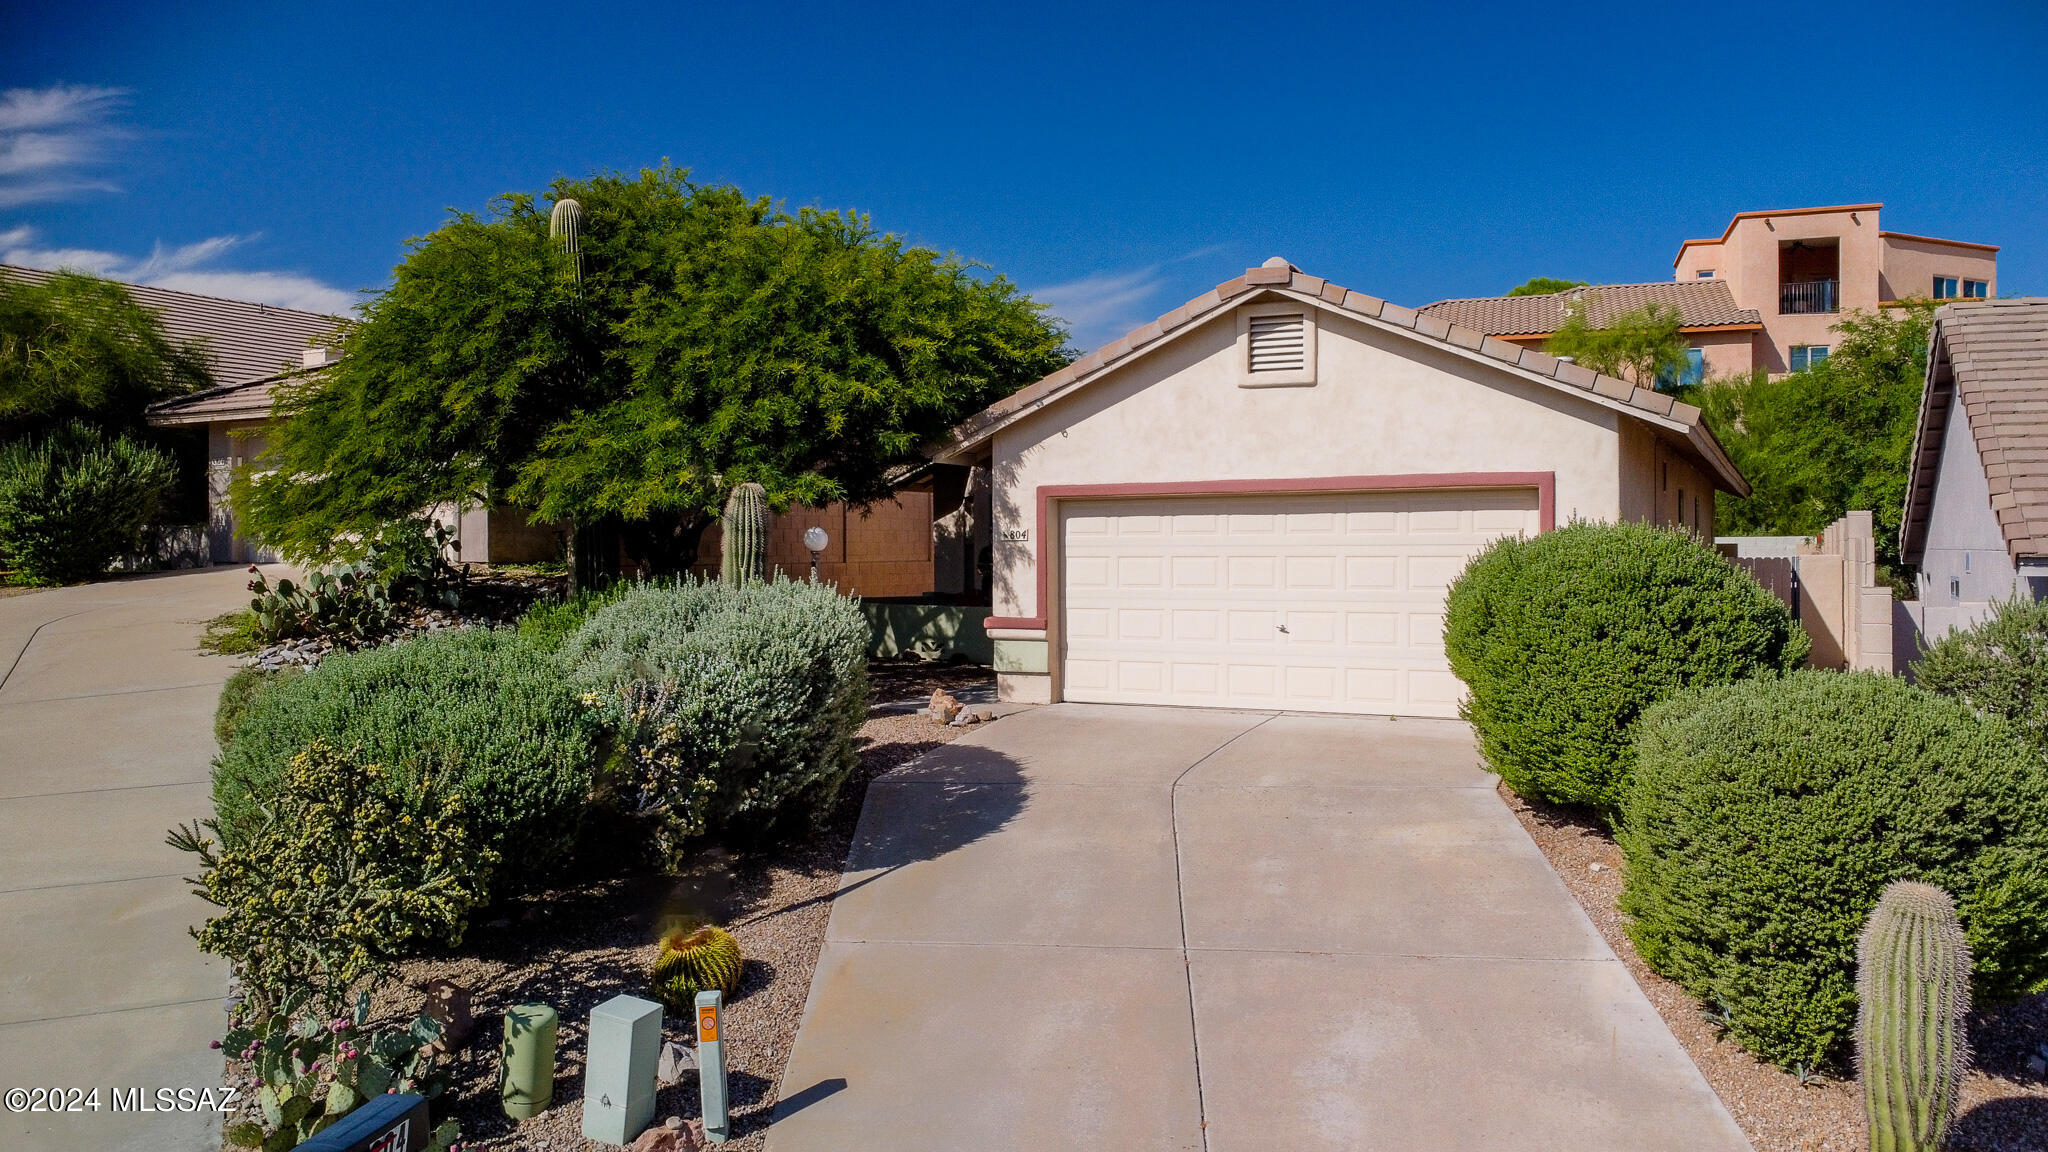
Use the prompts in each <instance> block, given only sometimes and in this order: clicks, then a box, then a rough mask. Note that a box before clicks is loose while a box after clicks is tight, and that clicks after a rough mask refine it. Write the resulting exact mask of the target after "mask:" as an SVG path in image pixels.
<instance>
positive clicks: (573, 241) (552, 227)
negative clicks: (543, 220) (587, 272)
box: [548, 196, 583, 284]
mask: <svg viewBox="0 0 2048 1152" xmlns="http://www.w3.org/2000/svg"><path fill="white" fill-rule="evenodd" d="M582 228H583V205H581V204H579V203H577V202H576V201H574V200H571V199H569V198H568V197H566V196H564V197H563V198H561V199H560V200H557V201H555V208H554V211H552V212H549V213H548V237H549V239H552V240H553V241H554V242H555V243H556V244H558V245H560V246H561V249H562V255H564V256H566V257H568V258H569V280H570V282H571V283H575V284H581V283H582V282H583V246H582V243H581V241H580V239H579V235H578V234H579V233H580V232H581V231H582Z"/></svg>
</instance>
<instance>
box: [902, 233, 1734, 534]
mask: <svg viewBox="0 0 2048 1152" xmlns="http://www.w3.org/2000/svg"><path fill="white" fill-rule="evenodd" d="M1271 293H1284V294H1286V295H1287V296H1289V297H1291V298H1293V299H1296V300H1303V301H1309V302H1313V303H1315V304H1317V305H1320V306H1321V307H1324V308H1329V309H1333V310H1338V311H1342V312H1344V313H1346V314H1348V315H1350V316H1351V317H1353V318H1354V319H1357V320H1360V321H1363V322H1365V323H1368V324H1371V325H1375V326H1378V327H1380V328H1384V329H1389V330H1393V331H1397V332H1400V333H1403V334H1406V335H1408V336H1409V337H1411V338H1413V339H1420V340H1430V341H1435V342H1437V343H1440V344H1444V345H1448V346H1449V347H1450V348H1452V349H1453V350H1455V351H1456V352H1458V353H1459V354H1461V355H1464V356H1466V357H1468V358H1472V359H1480V358H1485V359H1488V360H1491V361H1493V362H1494V365H1495V367H1499V368H1505V369H1508V370H1511V371H1514V372H1516V373H1518V374H1520V375H1522V376H1524V377H1527V378H1530V379H1534V380H1538V381H1540V382H1542V383H1543V384H1546V385H1548V386H1550V387H1552V388H1556V389H1558V390H1560V391H1565V392H1572V393H1576V394H1578V395H1580V396H1582V397H1583V398H1584V399H1587V400H1590V401H1592V402H1594V403H1596V404H1600V405H1602V406H1604V407H1609V408H1614V409H1618V410H1621V411H1624V412H1627V413H1628V414H1629V415H1631V416H1634V417H1636V418H1638V419H1642V420H1646V421H1649V422H1650V423H1654V424H1660V425H1662V426H1664V427H1667V428H1670V429H1672V430H1673V431H1676V432H1679V433H1681V434H1682V435H1684V436H1685V437H1686V439H1687V441H1688V442H1689V443H1690V444H1691V445H1692V446H1693V448H1694V449H1695V450H1696V451H1697V452H1698V453H1699V454H1700V456H1701V458H1702V459H1703V460H1705V461H1706V463H1707V464H1708V466H1709V467H1710V468H1711V469H1712V470H1713V471H1714V472H1715V474H1716V475H1717V478H1718V479H1719V480H1720V482H1721V484H1722V485H1723V486H1724V487H1726V489H1727V490H1728V491H1731V492H1734V493H1735V494H1736V495H1738V496H1747V495H1749V482H1748V481H1747V480H1745V479H1743V477H1742V473H1741V472H1740V471H1738V470H1737V469H1736V467H1735V464H1734V462H1733V461H1731V460H1729V459H1728V454H1727V452H1726V451H1724V450H1723V449H1722V447H1721V445H1720V442H1719V441H1717V440H1715V439H1714V434H1713V432H1712V431H1711V430H1710V429H1709V428H1708V427H1707V425H1706V421H1704V420H1702V419H1701V418H1700V410H1699V409H1698V408H1696V407H1694V406H1692V405H1690V404H1684V403H1680V402H1678V401H1677V400H1675V399H1674V398H1673V397H1671V396H1669V395H1667V394H1665V393H1662V392H1657V391H1654V390H1652V389H1648V388H1638V387H1636V386H1635V385H1633V384H1630V383H1629V382H1628V381H1626V380H1621V379H1617V378H1615V377H1613V376H1604V375H1601V374H1600V373H1597V372H1594V371H1593V370H1592V369H1590V368H1586V367H1584V366H1582V365H1578V364H1573V363H1571V362H1569V361H1565V360H1559V359H1557V358H1555V357H1553V356H1546V355H1544V354H1543V353H1542V352H1539V351H1537V350H1536V349H1534V348H1524V347H1522V346H1521V345H1519V344H1510V343H1508V342H1507V341H1505V340H1496V339H1494V338H1493V337H1492V336H1489V335H1487V334H1486V333H1484V332H1481V331H1479V330H1477V329H1475V328H1471V327H1467V326H1466V325H1464V324H1459V323H1452V322H1449V321H1447V320H1445V319H1444V318H1443V317H1441V316H1431V315H1424V314H1423V313H1422V312H1419V311H1417V310H1415V309H1412V308H1403V307H1401V306H1400V305H1399V304H1392V303H1389V302H1387V301H1385V300H1381V299H1380V298H1379V297H1377V296H1368V295H1366V294H1365V293H1363V292H1354V291H1352V290H1350V289H1348V288H1344V287H1341V286H1339V285H1336V284H1332V283H1330V282H1329V281H1327V280H1324V279H1323V278H1322V277H1320V276H1310V275H1307V274H1305V273H1303V272H1302V271H1301V270H1300V269H1299V268H1296V267H1295V266H1294V265H1292V264H1289V263H1287V262H1286V261H1285V260H1282V259H1280V258H1279V257H1277V256H1276V257H1274V258H1272V259H1271V260H1268V261H1266V263H1265V264H1263V265H1261V266H1259V267H1257V268H1247V269H1245V271H1244V275H1242V276H1238V277H1236V278H1234V279H1230V280H1226V281H1224V282H1223V283H1221V284H1218V285H1217V286H1216V287H1214V288H1212V289H1210V290H1209V291H1207V292H1204V293H1202V294H1201V295H1200V296H1197V297H1195V298H1194V299H1193V300H1190V301H1188V302H1187V303H1185V304H1183V305H1181V306H1180V307H1178V308H1175V309H1174V310H1173V311H1171V312H1168V313H1167V314H1166V315H1164V316H1161V317H1159V318H1158V319H1157V320H1154V321H1152V322H1151V323H1149V324H1145V325H1142V326H1140V327H1138V328H1136V329H1134V330H1132V331H1131V332H1129V333H1128V334H1126V335H1124V336H1122V337H1120V338H1118V339H1116V340H1112V341H1110V342H1109V343H1108V344H1105V345H1103V346H1102V347H1100V348H1098V349H1096V350H1095V351H1093V352H1090V353H1089V354H1088V355H1086V356H1083V357H1081V358H1080V359H1079V360H1076V361H1074V362H1073V363H1072V364H1069V365H1067V366H1066V367H1064V368H1062V369H1060V370H1059V371H1057V372H1054V373H1053V374H1051V375H1050V376H1047V377H1045V378H1044V379H1042V380H1040V381H1038V382H1037V383H1035V384H1031V385H1028V386H1027V387H1025V388H1023V389H1021V390H1019V391H1017V392H1013V393H1011V394H1010V395H1009V396H1006V397H1004V398H1003V399H1001V400H998V401H996V402H995V403H994V404H991V405H989V406H988V407H987V408H984V409H982V410H981V411H980V412H978V413H976V414H974V415H973V416H970V417H968V418H967V419H966V420H964V421H962V422H961V423H960V424H959V425H958V426H956V427H955V428H954V429H953V432H952V435H951V437H950V438H949V440H948V441H947V442H946V443H945V444H942V445H939V446H937V447H935V448H934V449H933V450H932V456H933V458H934V459H938V460H942V461H944V460H957V459H958V458H960V457H962V456H964V455H967V454H969V453H971V452H972V451H973V449H975V448H977V447H978V446H980V445H981V444H984V443H986V442H987V441H988V440H989V438H990V437H992V436H994V435H995V434H996V433H997V432H998V431H1000V430H1002V429H1003V428H1005V427H1007V426H1009V425H1010V424H1013V423H1015V422H1016V421H1018V420H1020V419H1022V418H1024V417H1025V416H1026V415H1028V414H1030V413H1031V412H1034V411H1036V410H1037V409H1039V408H1041V407H1043V406H1045V405H1046V404H1049V403H1051V402H1052V401H1053V400H1055V399H1058V398H1060V397H1061V396H1064V395H1066V394H1067V393H1069V392H1072V391H1074V390H1076V389H1078V388H1081V387H1084V386H1086V385H1087V384H1089V383H1091V382H1093V381H1094V380H1096V379H1097V378H1099V377H1101V376H1103V375H1104V374H1106V373H1107V372H1109V371H1110V370H1111V369H1112V368H1116V367H1121V366H1122V365H1123V364H1124V363H1125V362H1126V361H1128V360H1130V359H1131V358H1133V357H1135V356H1138V355H1140V354H1142V353H1144V352H1145V351H1147V350H1149V349H1150V348H1151V347H1153V346H1155V345H1158V344H1161V343H1163V342H1166V341H1168V340H1170V339H1172V338H1173V337H1174V336H1175V334H1177V333H1180V332H1185V331H1188V330H1191V329H1192V328H1193V327H1194V326H1195V324H1196V323H1197V322H1198V321H1202V320H1207V319H1209V318H1211V317H1213V316H1215V315H1216V314H1218V313H1220V312H1222V311H1224V310H1225V309H1226V308H1234V307H1237V305H1238V304H1239V303H1241V302H1243V301H1242V300H1241V299H1240V298H1242V297H1247V296H1257V295H1263V294H1271Z"/></svg>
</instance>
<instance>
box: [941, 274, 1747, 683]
mask: <svg viewBox="0 0 2048 1152" xmlns="http://www.w3.org/2000/svg"><path fill="white" fill-rule="evenodd" d="M937 459H938V460H939V461H940V462H941V463H943V464H951V465H969V466H986V467H988V468H989V469H990V476H991V483H992V489H993V492H992V497H993V498H992V516H993V520H994V526H993V527H994V537H995V543H994V562H993V577H994V608H993V612H994V614H993V615H992V616H991V617H990V618H989V619H988V621H987V625H988V628H989V630H990V634H991V636H992V637H994V639H995V641H996V645H995V653H996V667H997V671H998V673H999V683H1000V693H1001V695H1002V696H1003V697H1004V698H1005V699H1009V700H1018V701H1051V700H1078V701H1102V702H1112V703H1156V704H1180V705H1209V706H1225V707H1256V708H1277V709H1302V710H1310V711H1322V712H1363V713H1391V714H1397V715H1420V716H1452V715H1455V714H1456V712H1457V706H1458V699H1459V697H1460V695H1461V693H1462V687H1461V685H1460V684H1459V683H1458V681H1457V680H1456V678H1454V677H1453V676H1452V675H1451V673H1450V671H1449V669H1448V667H1447V666H1446V663H1445V658H1444V651H1443V641H1442V614H1443V601H1444V594H1445V590H1446V588H1447V586H1448V585H1449V584H1450V582H1451V581H1452V580H1453V579H1454V578H1455V577H1456V576H1457V574H1458V572H1459V571H1460V570H1461V568H1462V567H1463V566H1464V564H1465V562H1466V560H1467V558H1468V557H1470V556H1471V555H1472V554H1473V553H1474V552H1475V551H1476V550H1478V549H1479V548H1480V547H1482V546H1483V545H1484V544H1485V543H1486V542H1487V541H1489V540H1492V539H1494V538H1496V537H1499V536H1501V535H1503V534H1507V533H1517V532H1524V533H1535V532H1540V531H1544V530H1547V529H1549V528H1551V527H1553V526H1554V525H1556V524H1559V523H1561V522H1564V521H1566V520H1568V519H1570V518H1572V517H1582V518H1586V519H1592V520H1643V521H1650V522H1653V523H1658V524H1673V525H1679V526H1683V527H1685V528H1689V529H1695V530H1698V531H1700V532H1702V533H1706V532H1710V531H1711V528H1710V526H1711V525H1712V524H1713V517H1714V493H1715V490H1716V489H1721V490H1726V491H1730V492H1734V493H1737V494H1740V495H1747V493H1748V490H1749V486H1748V484H1747V483H1746V482H1745V481H1744V480H1743V478H1742V476H1741V474H1740V473H1739V472H1738V471H1737V470H1736V468H1735V466H1734V465H1733V464H1732V463H1731V462H1730V461H1729V459H1728V456H1727V455H1726V453H1725V452H1723V450H1722V448H1721V446H1720V444H1719V443H1718V442H1716V441H1715V439H1714V437H1713V434H1712V433H1711V432H1709V431H1708V429H1707V427H1706V425H1705V424H1704V423H1703V422H1702V421H1701V419H1700V413H1699V410H1698V409H1696V408H1694V407H1692V406H1690V405H1687V404H1683V403H1678V402H1676V401H1675V400H1674V399H1673V398H1672V397H1671V396H1669V395H1666V394H1663V393H1659V392H1656V391H1652V390H1649V389H1644V388H1638V387H1635V386H1633V385H1630V384H1628V383H1626V382H1624V381H1621V380H1617V379H1614V378H1612V377H1608V376H1601V375H1598V374H1596V373H1594V372H1592V371H1590V370H1588V369H1586V368H1584V367H1581V366H1579V365H1576V364H1571V363H1568V362H1564V361H1560V360H1557V359H1555V358H1553V357H1550V356H1547V355H1545V354H1544V353H1542V352H1540V351H1537V350H1535V349H1533V348H1523V347H1520V346H1517V345H1515V344H1511V343H1508V342H1506V341H1503V340H1498V339H1494V338H1490V337H1487V336H1485V335H1484V334H1482V333H1480V332H1478V331H1476V330H1474V329H1471V328H1467V327H1464V326H1462V325H1454V324H1450V323H1447V322H1445V321H1443V320H1440V319H1435V318H1432V317H1429V316H1423V315H1418V314H1417V313H1416V312H1415V311H1413V310H1411V309H1408V308H1403V307H1400V306H1398V305H1394V304H1389V303H1386V302H1384V301H1382V300H1380V299H1378V298H1376V297H1372V296H1368V295H1366V294H1364V293H1362V292H1354V291H1349V290H1347V289H1344V288H1341V287H1338V286H1337V285H1335V284H1331V283H1329V282H1327V281H1325V280H1323V279H1321V278H1320V277H1316V276H1310V275H1307V274H1306V273H1303V272H1302V271H1300V270H1299V269H1297V268H1295V267H1294V266H1292V265H1291V264H1289V263H1288V262H1287V261H1285V260H1282V259H1280V258H1278V257H1275V258H1273V259H1271V260H1268V261H1267V262H1266V263H1265V264H1264V265H1263V266H1261V267H1258V268H1251V269H1247V270H1246V271H1245V273H1244V274H1243V275H1242V276H1239V277H1237V278H1235V279H1232V280H1229V281H1227V282H1225V283H1223V284H1221V285H1218V286H1217V287H1216V288H1215V289H1214V290H1213V291H1210V292H1208V293H1205V294H1203V295H1202V296H1200V297H1197V298H1196V299H1194V300H1191V301H1189V302H1188V303H1187V304H1185V305H1183V306H1182V307H1180V308H1176V309H1174V310H1173V311H1172V312H1169V313H1167V314H1166V315H1164V316H1162V317H1160V318H1159V319H1157V320H1155V321H1153V322H1152V323H1149V324H1147V325H1145V326H1144V327H1142V328H1139V329H1137V330H1136V331H1134V332H1132V333H1130V334H1129V335H1128V336H1125V337H1123V338H1122V339H1119V340H1116V341H1114V342H1112V343H1111V344H1109V345H1108V346H1106V347H1104V348H1102V349H1100V350H1099V351H1097V352H1095V353H1093V354H1091V355H1089V356H1086V357H1084V358H1082V359H1081V360H1079V361H1077V362H1075V363H1073V364H1071V365H1069V366H1067V367H1066V368H1063V369H1061V370H1060V371H1058V372H1055V373H1053V374H1052V375H1051V376H1048V377H1046V378H1045V379H1043V380H1041V381H1039V382H1038V383H1036V384H1034V385H1032V386H1030V387H1028V388H1026V389H1024V390H1023V391H1021V392H1018V393H1016V394H1015V395H1013V396H1010V397H1008V398H1006V399H1004V400H1002V401H1000V402H998V403H996V404H994V405H992V406H991V407H989V408H988V409H986V410H984V411H983V412H981V413H980V414H978V415H976V416H974V417H972V418H970V419H969V420H967V421H966V422H964V423H963V424H962V425H960V427H958V428H957V429H956V430H955V432H954V435H953V437H952V439H951V440H950V442H949V443H947V444H946V445H944V446H943V447H942V448H941V449H939V450H938V453H937Z"/></svg>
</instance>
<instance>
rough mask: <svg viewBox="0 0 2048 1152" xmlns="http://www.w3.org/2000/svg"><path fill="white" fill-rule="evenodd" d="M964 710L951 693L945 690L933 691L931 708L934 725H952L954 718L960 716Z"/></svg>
mask: <svg viewBox="0 0 2048 1152" xmlns="http://www.w3.org/2000/svg"><path fill="white" fill-rule="evenodd" d="M962 710H963V705H962V704H961V703H960V701H959V700H958V699H957V698H956V697H955V696H954V695H953V694H952V693H951V692H948V691H946V690H945V689H944V688H938V689H934V690H933V692H932V702H931V708H930V714H931V718H932V723H934V724H951V723H952V722H953V718H954V717H956V716H958V715H960V713H961V712H962Z"/></svg>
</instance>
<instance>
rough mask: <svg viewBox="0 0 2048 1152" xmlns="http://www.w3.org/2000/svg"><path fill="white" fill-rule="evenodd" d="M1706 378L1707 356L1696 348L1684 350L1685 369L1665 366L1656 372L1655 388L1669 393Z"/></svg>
mask: <svg viewBox="0 0 2048 1152" xmlns="http://www.w3.org/2000/svg"><path fill="white" fill-rule="evenodd" d="M1706 378H1707V354H1706V353H1705V352H1702V351H1700V350H1699V349H1697V348H1687V349H1686V350H1685V367H1684V368H1676V367H1674V366H1673V365H1669V364H1667V365H1665V366H1664V367H1663V368H1662V369H1660V370H1659V371H1658V372H1657V388H1658V390H1660V391H1663V392H1670V391H1673V390H1674V389H1676V388H1679V387H1681V386H1685V385H1691V384H1698V383H1699V382H1700V381H1702V380H1705V379H1706Z"/></svg>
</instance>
